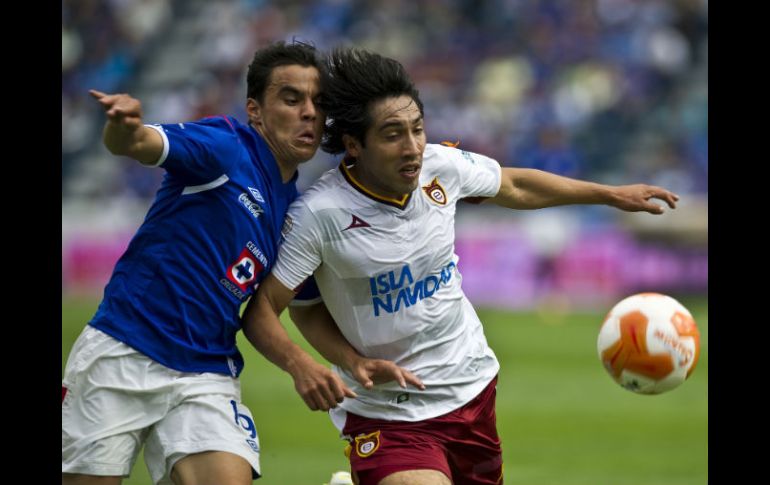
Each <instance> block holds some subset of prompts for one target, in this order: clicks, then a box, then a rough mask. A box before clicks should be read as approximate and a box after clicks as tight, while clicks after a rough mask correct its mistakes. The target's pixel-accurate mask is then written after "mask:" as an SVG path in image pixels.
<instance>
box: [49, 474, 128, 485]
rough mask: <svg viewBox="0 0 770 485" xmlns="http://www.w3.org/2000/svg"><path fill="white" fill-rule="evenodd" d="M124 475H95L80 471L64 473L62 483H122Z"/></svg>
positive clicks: (84, 484)
mask: <svg viewBox="0 0 770 485" xmlns="http://www.w3.org/2000/svg"><path fill="white" fill-rule="evenodd" d="M122 480H123V477H95V476H92V475H81V474H79V473H62V474H61V484H62V485H120V483H121V481H122Z"/></svg>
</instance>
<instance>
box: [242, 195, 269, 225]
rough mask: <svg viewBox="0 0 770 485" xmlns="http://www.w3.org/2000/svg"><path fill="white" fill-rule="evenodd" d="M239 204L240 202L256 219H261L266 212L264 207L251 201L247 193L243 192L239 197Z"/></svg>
mask: <svg viewBox="0 0 770 485" xmlns="http://www.w3.org/2000/svg"><path fill="white" fill-rule="evenodd" d="M238 202H240V203H241V205H243V207H245V208H246V210H248V211H249V214H251V215H252V216H254V218H255V219H257V218H259V216H261V215H262V213H263V212H265V210H264V209H263V208H262V206H260V205H259V204H257V203H256V202H254V201H253V200H251V199H250V198H249V196H248V194H246V192H242V193H241V195H239V196H238Z"/></svg>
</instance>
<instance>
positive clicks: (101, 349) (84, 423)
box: [61, 325, 260, 484]
mask: <svg viewBox="0 0 770 485" xmlns="http://www.w3.org/2000/svg"><path fill="white" fill-rule="evenodd" d="M61 421H62V432H61V447H62V465H61V470H62V473H84V474H89V475H115V476H128V474H129V472H130V471H131V468H132V467H133V465H134V462H135V461H136V458H137V456H138V454H139V449H140V448H141V447H142V444H144V445H145V450H144V459H145V463H146V464H147V468H148V470H149V472H150V476H151V477H152V480H153V482H155V483H161V484H166V483H168V484H170V483H171V480H170V478H169V475H170V473H171V469H172V467H173V466H174V464H175V463H176V462H177V461H178V460H180V459H181V458H184V457H185V456H187V455H190V454H193V453H200V452H203V451H226V452H229V453H233V454H236V455H238V456H240V457H243V458H244V459H245V460H246V461H248V462H249V464H251V468H252V470H253V475H254V478H257V477H258V476H259V473H260V468H259V437H258V436H257V430H256V428H255V426H254V419H253V418H252V416H251V412H250V411H249V410H248V408H247V407H246V406H244V405H243V404H242V403H241V387H240V382H239V381H238V379H236V378H233V377H230V376H225V375H222V374H214V373H202V374H201V373H194V372H179V371H176V370H173V369H169V368H168V367H165V366H163V365H161V364H159V363H157V362H155V361H154V360H152V359H150V358H148V357H146V356H145V355H143V354H141V353H140V352H137V351H136V350H134V349H132V348H131V347H129V346H127V345H125V344H124V343H122V342H119V341H118V340H115V339H114V338H112V337H110V336H109V335H107V334H105V333H104V332H102V331H100V330H97V329H95V328H93V327H91V326H90V325H87V326H86V328H85V330H83V332H82V333H81V334H80V336H79V337H78V339H77V341H76V342H75V345H74V347H73V348H72V351H71V352H70V356H69V358H68V360H67V366H66V368H65V371H64V379H63V380H62V408H61Z"/></svg>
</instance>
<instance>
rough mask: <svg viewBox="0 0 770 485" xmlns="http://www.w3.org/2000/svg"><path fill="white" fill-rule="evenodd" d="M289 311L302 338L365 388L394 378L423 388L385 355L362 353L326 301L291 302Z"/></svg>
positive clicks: (403, 385) (420, 382) (419, 381)
mask: <svg viewBox="0 0 770 485" xmlns="http://www.w3.org/2000/svg"><path fill="white" fill-rule="evenodd" d="M289 315H290V316H291V319H292V320H293V321H294V324H295V325H296V326H297V328H298V329H299V331H300V332H302V335H303V336H304V337H305V339H306V340H307V341H308V342H310V345H312V346H313V348H315V349H316V350H318V352H320V353H321V355H323V356H324V358H325V359H326V360H328V361H329V362H332V363H334V364H337V365H338V366H340V367H342V368H344V369H347V370H348V371H349V372H350V373H351V374H353V377H354V378H355V379H356V380H357V381H358V382H360V383H361V385H363V386H364V387H365V388H367V389H371V388H372V387H373V386H374V384H380V383H383V382H388V381H392V380H395V381H397V382H398V383H399V385H400V386H401V387H403V388H406V385H407V383H409V384H412V385H413V386H415V387H417V388H419V389H425V386H424V385H423V383H422V381H421V380H420V379H419V378H417V376H415V375H414V374H412V373H411V372H409V371H408V370H406V369H404V368H402V367H399V366H397V365H396V364H395V363H394V362H392V361H390V360H384V359H368V358H365V357H362V356H361V355H360V354H359V353H358V352H357V351H356V350H355V349H354V348H353V346H352V345H350V343H349V342H348V340H347V339H346V338H345V336H344V335H342V332H340V329H339V327H337V324H336V323H335V322H334V319H333V318H332V316H331V314H330V313H329V310H328V309H327V308H326V305H325V304H324V303H323V302H321V303H318V304H315V305H310V306H290V307H289Z"/></svg>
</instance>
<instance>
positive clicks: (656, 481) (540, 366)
mask: <svg viewBox="0 0 770 485" xmlns="http://www.w3.org/2000/svg"><path fill="white" fill-rule="evenodd" d="M681 301H682V303H684V304H685V306H687V307H688V308H689V309H690V311H691V312H692V313H693V316H694V317H695V320H696V322H697V323H698V327H699V329H700V332H701V356H700V361H699V362H698V367H697V369H696V370H695V373H694V374H693V375H692V377H691V378H690V379H689V380H688V381H687V382H685V383H684V384H682V385H681V386H680V387H679V388H677V389H675V390H673V391H671V392H669V393H667V394H662V395H658V396H641V395H636V394H633V393H631V392H629V391H626V390H624V389H621V388H620V387H619V386H618V385H617V384H615V383H614V382H612V380H611V379H610V377H609V376H608V375H607V374H606V372H605V371H604V369H603V368H602V366H601V365H600V363H599V360H598V358H597V355H596V336H597V332H598V328H599V325H600V323H601V320H602V318H603V317H604V315H603V314H598V313H597V314H585V315H584V314H576V315H569V316H567V317H565V318H564V319H561V320H560V319H554V318H543V315H541V314H535V313H526V314H525V313H509V312H499V311H487V310H480V311H479V316H480V317H481V320H482V322H484V328H485V331H486V335H487V339H488V341H489V343H490V345H491V346H492V348H493V349H494V350H495V352H496V353H497V356H498V358H499V360H500V363H501V366H502V369H501V371H500V379H499V382H498V390H497V419H498V430H499V432H500V435H501V438H502V442H503V459H504V463H505V465H504V467H505V483H506V484H507V485H704V484H706V483H707V482H708V467H707V459H708V306H707V302H706V300H705V299H702V300H700V299H696V300H687V299H682V300H681ZM97 303H98V302H97V301H94V300H82V299H63V300H62V372H63V369H64V363H65V362H66V358H67V355H68V354H69V351H70V348H71V347H72V343H73V342H74V340H75V338H76V337H77V335H78V334H79V333H80V331H81V329H82V328H83V326H84V325H85V323H86V322H87V321H88V320H89V319H90V317H91V316H92V315H93V312H94V310H95V308H96V305H97ZM545 322H548V323H545ZM286 327H287V329H288V330H289V333H290V334H291V335H292V337H293V338H294V339H295V340H296V341H297V342H301V343H302V344H303V345H304V347H305V348H306V349H309V350H310V347H309V346H308V345H307V344H306V343H305V341H304V340H303V339H302V337H301V336H300V335H299V333H298V332H297V330H296V329H295V328H294V326H293V325H292V324H291V323H290V322H289V323H288V324H287V325H286ZM239 347H240V349H241V352H243V355H244V358H245V359H246V369H245V370H244V372H243V374H242V376H241V377H242V386H243V399H244V402H245V403H246V404H247V405H248V406H249V408H250V409H251V411H252V413H253V415H254V419H255V421H256V425H257V430H258V431H259V438H260V442H261V447H262V471H263V474H264V476H263V478H262V479H260V480H258V481H257V482H255V483H258V484H260V485H320V484H321V483H323V482H325V481H327V480H328V478H329V476H330V475H331V472H333V471H335V470H347V469H348V464H347V460H346V458H345V457H344V456H343V453H342V449H343V445H344V442H343V441H341V440H340V439H339V438H338V437H337V432H336V429H335V428H334V427H333V426H332V424H331V422H330V421H329V419H328V417H327V415H326V414H325V413H319V412H311V411H309V410H308V409H307V408H306V407H305V405H304V403H303V402H302V400H301V399H300V398H299V396H298V395H297V394H296V393H295V391H294V387H293V384H292V380H291V378H290V377H289V375H288V374H285V373H283V371H280V370H279V369H278V368H276V367H274V366H273V365H272V364H270V363H268V362H267V361H266V360H265V359H264V358H263V357H262V356H261V355H259V354H258V353H256V351H254V350H253V349H252V348H251V347H250V346H249V345H248V343H247V342H246V340H245V339H243V338H242V336H240V339H239ZM313 353H314V352H313ZM314 355H316V356H317V354H315V353H314ZM123 483H124V484H126V485H145V484H147V485H149V484H150V483H151V482H150V479H149V477H148V474H147V471H146V469H145V466H144V462H143V461H142V459H141V457H140V459H139V461H138V462H137V464H136V466H135V467H134V471H133V473H132V475H131V478H129V479H127V480H125V481H124V482H123ZM457 485H461V484H457Z"/></svg>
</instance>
